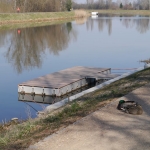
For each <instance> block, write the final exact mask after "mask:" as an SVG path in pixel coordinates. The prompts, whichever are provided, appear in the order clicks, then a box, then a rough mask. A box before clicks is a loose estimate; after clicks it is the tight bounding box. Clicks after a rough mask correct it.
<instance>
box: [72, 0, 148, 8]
mask: <svg viewBox="0 0 150 150" xmlns="http://www.w3.org/2000/svg"><path fill="white" fill-rule="evenodd" d="M73 8H74V9H80V8H82V9H107V10H108V9H110V10H113V9H114V10H118V9H122V10H150V3H149V0H134V1H132V0H116V1H113V0H86V2H85V3H82V4H79V3H76V2H74V3H73Z"/></svg>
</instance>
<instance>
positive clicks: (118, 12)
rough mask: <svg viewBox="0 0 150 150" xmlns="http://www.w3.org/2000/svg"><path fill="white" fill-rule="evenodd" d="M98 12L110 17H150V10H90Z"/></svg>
mask: <svg viewBox="0 0 150 150" xmlns="http://www.w3.org/2000/svg"><path fill="white" fill-rule="evenodd" d="M92 11H97V12H99V13H100V14H109V15H129V16H133V15H141V16H150V10H122V9H119V10H90V11H89V12H92Z"/></svg>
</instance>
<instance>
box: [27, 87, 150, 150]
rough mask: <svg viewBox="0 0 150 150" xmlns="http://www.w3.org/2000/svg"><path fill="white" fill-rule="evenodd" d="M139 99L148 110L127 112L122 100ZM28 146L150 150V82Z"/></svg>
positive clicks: (50, 149)
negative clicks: (137, 114)
mask: <svg viewBox="0 0 150 150" xmlns="http://www.w3.org/2000/svg"><path fill="white" fill-rule="evenodd" d="M120 99H124V100H135V101H137V102H139V104H141V105H142V107H143V109H144V113H143V114H142V115H139V116H135V115H129V114H125V113H123V112H120V111H118V110H117V109H116V106H117V104H118V101H119V100H120ZM120 99H118V100H117V101H115V102H112V103H111V104H109V105H107V106H106V107H104V108H102V109H100V110H98V111H96V112H94V113H92V114H91V115H88V116H86V117H84V118H83V119H81V120H79V121H78V122H75V123H74V124H72V125H70V126H68V127H67V128H65V129H63V130H60V131H58V132H57V133H55V134H53V135H51V136H48V137H47V138H45V139H44V140H42V141H40V142H38V143H36V144H34V145H31V146H30V147H29V148H28V149H27V150H121V149H123V150H150V85H146V86H144V87H142V88H139V89H137V90H135V91H133V92H131V93H129V94H128V95H126V96H124V97H122V98H120Z"/></svg>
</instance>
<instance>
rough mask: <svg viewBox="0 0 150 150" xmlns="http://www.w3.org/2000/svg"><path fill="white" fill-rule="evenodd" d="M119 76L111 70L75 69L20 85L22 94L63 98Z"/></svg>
mask: <svg viewBox="0 0 150 150" xmlns="http://www.w3.org/2000/svg"><path fill="white" fill-rule="evenodd" d="M117 76H118V75H114V74H111V68H90V67H82V66H78V67H73V68H69V69H65V70H61V71H59V72H55V73H52V74H48V75H46V76H42V77H39V78H36V79H33V80H30V81H27V82H23V83H21V84H19V85H18V92H19V93H20V94H32V95H33V94H34V95H42V96H45V95H50V96H61V95H64V94H67V93H69V92H71V91H74V90H76V89H78V88H81V87H83V86H86V85H87V84H89V83H92V82H94V81H95V80H109V79H112V78H115V77H117Z"/></svg>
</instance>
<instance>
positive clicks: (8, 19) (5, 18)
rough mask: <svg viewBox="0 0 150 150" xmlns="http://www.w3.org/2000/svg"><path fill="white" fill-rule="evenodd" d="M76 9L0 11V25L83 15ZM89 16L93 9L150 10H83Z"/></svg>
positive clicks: (130, 12)
mask: <svg viewBox="0 0 150 150" xmlns="http://www.w3.org/2000/svg"><path fill="white" fill-rule="evenodd" d="M76 11H81V10H75V11H70V12H67V11H66V12H36V13H35V12H33V13H0V25H3V24H8V23H10V24H15V23H28V22H31V23H38V22H55V21H58V20H66V19H75V18H79V17H83V16H85V15H83V13H81V12H80V13H78V14H76ZM83 11H84V12H86V13H87V14H86V15H87V16H89V15H90V13H91V12H92V11H97V12H99V13H100V14H108V15H129V16H130V15H141V16H150V10H82V12H83Z"/></svg>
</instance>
